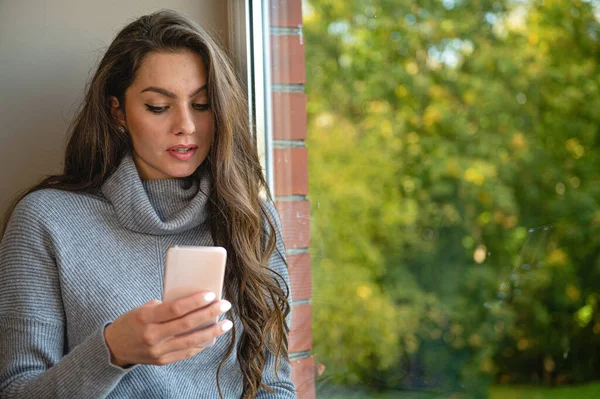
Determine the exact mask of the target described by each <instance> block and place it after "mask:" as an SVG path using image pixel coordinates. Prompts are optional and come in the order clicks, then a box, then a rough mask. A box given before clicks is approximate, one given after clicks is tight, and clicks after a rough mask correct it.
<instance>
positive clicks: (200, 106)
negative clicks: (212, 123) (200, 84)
mask: <svg viewBox="0 0 600 399" xmlns="http://www.w3.org/2000/svg"><path fill="white" fill-rule="evenodd" d="M192 107H193V108H194V109H195V110H196V111H202V112H203V111H208V110H209V109H210V104H192Z"/></svg>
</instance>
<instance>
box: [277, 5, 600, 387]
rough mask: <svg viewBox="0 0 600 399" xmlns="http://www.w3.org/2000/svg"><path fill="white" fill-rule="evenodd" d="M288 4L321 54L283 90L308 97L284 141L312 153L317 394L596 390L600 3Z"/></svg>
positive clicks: (306, 41) (286, 48) (312, 52)
mask: <svg viewBox="0 0 600 399" xmlns="http://www.w3.org/2000/svg"><path fill="white" fill-rule="evenodd" d="M279 3H286V2H279ZM287 3H291V2H287ZM276 12H277V11H276ZM278 12H280V13H285V18H287V20H288V21H292V22H289V23H287V25H286V26H287V28H285V29H283V28H280V27H277V28H271V29H272V30H271V35H272V37H279V36H282V35H283V36H293V40H300V41H301V42H302V46H303V51H304V53H305V56H306V73H305V77H306V80H305V82H304V81H302V80H300V81H294V77H293V76H294V73H295V71H294V69H293V68H295V67H298V64H294V65H295V66H294V65H292V67H291V68H292V69H291V70H290V71H288V75H286V79H288V80H287V81H277V79H274V82H273V83H274V86H273V89H274V90H275V91H277V92H284V93H287V94H289V93H302V94H304V93H305V94H306V96H307V97H306V98H307V99H308V102H307V136H306V140H304V139H302V138H301V139H297V138H294V137H292V138H291V139H289V140H288V139H285V138H284V139H285V140H281V141H277V139H276V140H275V147H276V148H277V146H278V145H279V147H280V148H304V147H306V148H307V149H308V191H307V195H306V196H304V195H300V197H298V195H297V194H296V193H295V192H291V194H290V193H284V194H285V195H288V194H290V195H292V199H296V200H304V199H307V200H309V201H310V237H311V241H310V246H309V247H308V253H309V254H310V259H311V265H312V266H311V273H312V297H311V298H310V300H309V301H307V302H306V303H308V304H310V305H311V307H312V324H311V325H312V327H311V328H312V349H311V351H310V353H311V354H312V356H314V359H315V373H316V374H317V380H316V384H315V389H316V395H317V397H319V398H378V399H381V398H417V397H418V398H429V397H431V398H434V397H435V398H532V397H539V398H555V397H556V398H562V397H564V398H575V397H586V398H587V397H593V396H595V395H600V371H599V370H600V351H598V350H597V348H599V347H600V310H599V308H600V294H599V292H600V251H599V248H600V210H599V209H600V208H599V201H600V177H599V176H600V174H599V173H598V170H600V158H599V155H598V154H599V152H598V145H599V143H600V141H599V140H600V136H599V134H600V133H599V126H600V113H599V112H598V101H599V99H600V68H598V61H599V60H600V58H599V50H600V43H599V39H600V36H599V35H600V25H599V21H600V2H598V1H595V0H587V1H585V0H578V1H574V0H553V1H548V0H545V1H542V0H495V1H487V0H477V1H474V0H468V1H467V0H420V1H413V0H348V1H343V2H342V1H332V0H308V1H304V3H303V14H302V22H301V24H302V26H300V27H294V26H295V25H294V23H295V22H294V19H293V15H292V14H291V12H290V11H289V9H286V10H283V9H282V10H279V11H278ZM276 16H277V20H278V21H281V20H282V19H283V18H284V17H282V16H281V14H278V15H276ZM294 35H296V36H294ZM272 40H279V39H276V38H273V39H272ZM278 43H283V42H278ZM290 43H291V42H290ZM293 46H294V44H288V45H273V46H272V48H271V51H272V57H273V59H274V62H277V61H276V60H278V59H279V58H278V57H282V55H283V54H284V53H285V54H287V55H290V54H293V51H294V47H293ZM292 56H293V55H292ZM294 59H295V60H296V62H301V61H302V60H300V61H298V60H299V58H294ZM275 73H277V71H274V74H275ZM284 80H285V79H284ZM278 95H279V94H278ZM274 98H276V97H274ZM273 105H274V108H275V109H277V106H278V104H277V101H276V100H274V104H273ZM292 108H293V107H292ZM293 109H294V110H298V109H301V107H300V108H293ZM297 112H300V111H297ZM286 115H287V118H288V119H287V121H286V122H285V123H284V122H281V123H280V125H281V126H283V125H285V126H287V127H288V128H289V129H291V130H290V131H293V127H294V126H297V124H298V123H301V122H298V121H297V120H294V119H293V118H294V113H293V112H290V113H289V114H286ZM274 117H275V118H276V120H277V117H278V114H277V112H274ZM296 118H297V116H296ZM280 125H278V123H275V127H277V126H280ZM286 131H287V130H286ZM275 134H277V132H275ZM290 134H293V133H290ZM274 159H275V162H277V156H275V158H274ZM276 168H277V166H276ZM282 168H283V169H282V170H284V172H281V173H283V174H282V175H281V176H285V179H288V180H289V179H297V175H298V174H301V173H304V172H303V171H302V170H298V169H295V168H299V169H302V168H305V165H304V164H302V163H301V162H291V161H290V162H284V163H283V166H282ZM276 180H277V177H276ZM282 184H283V183H282ZM290 184H291V183H290ZM294 195H296V197H294ZM286 198H289V196H288V197H286ZM536 395H537V396H536ZM561 395H562V396H561Z"/></svg>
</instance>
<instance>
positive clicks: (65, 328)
mask: <svg viewBox="0 0 600 399" xmlns="http://www.w3.org/2000/svg"><path fill="white" fill-rule="evenodd" d="M209 183H210V182H209V180H208V178H207V177H204V178H202V179H201V181H200V183H195V182H191V181H190V180H189V179H164V180H149V181H142V180H141V179H140V177H139V174H138V172H137V169H136V167H135V164H134V162H133V159H132V158H131V156H129V155H128V156H126V157H125V158H124V159H123V161H122V163H121V165H120V166H119V168H118V169H117V170H116V172H115V173H114V174H113V175H112V176H111V177H110V178H109V179H108V180H107V181H106V182H105V183H104V185H103V186H102V190H101V192H99V193H97V194H84V193H72V192H66V191H61V190H55V189H43V190H39V191H36V192H34V193H31V194H29V195H27V196H26V197H25V198H24V199H23V200H21V201H20V202H19V204H18V205H17V207H16V209H15V210H14V212H13V214H12V216H11V219H10V221H9V223H8V226H7V230H6V233H5V235H4V238H3V240H2V242H1V243H0V398H27V399H35V398H60V399H64V398H82V399H92V398H105V397H108V398H210V399H214V398H218V397H219V394H218V390H217V383H216V373H217V367H218V365H219V363H220V362H221V360H222V359H223V357H224V355H225V351H226V349H227V347H228V345H229V342H230V339H231V336H230V334H231V332H229V333H226V334H225V335H223V336H221V337H219V338H218V339H217V341H216V344H215V345H214V346H212V347H209V348H207V349H205V350H204V351H202V352H200V353H199V354H198V355H196V356H194V357H193V358H190V359H186V360H183V361H180V362H176V363H172V364H169V365H166V366H153V365H135V366H133V367H131V368H121V367H118V366H115V365H113V364H111V362H110V352H109V350H108V347H107V345H106V341H105V339H104V328H105V327H106V326H107V325H108V324H110V322H112V321H113V320H115V319H116V318H117V317H118V316H120V315H121V314H123V313H125V312H127V311H129V310H131V309H133V308H135V307H137V306H140V305H142V304H144V303H146V302H148V301H151V300H152V299H161V298H162V289H163V278H164V264H165V257H166V251H167V249H168V248H169V247H170V246H174V245H204V246H210V245H213V241H212V238H211V235H210V232H209V230H208V226H207V223H205V220H206V216H207V215H206V210H205V209H206V201H207V196H206V193H207V190H208V187H209ZM268 209H269V213H270V214H271V215H272V216H273V219H274V220H275V221H276V230H277V231H276V232H277V249H278V251H275V253H274V254H273V256H272V257H271V259H270V262H269V267H270V268H271V269H272V270H275V271H276V272H278V273H279V274H280V275H281V276H283V277H284V279H285V280H286V282H287V283H288V286H289V277H288V271H287V268H286V266H285V263H284V260H283V259H282V256H283V255H280V254H284V253H285V252H284V246H283V238H282V234H281V226H280V223H279V219H278V217H277V214H276V211H275V208H274V207H273V205H272V204H270V203H269V204H268ZM290 301H291V298H290ZM223 317H224V316H222V317H221V318H223ZM226 317H227V318H229V319H230V320H233V321H234V323H235V327H236V330H237V332H238V333H237V334H236V336H237V339H238V342H237V344H239V337H240V335H241V334H240V333H241V331H243V327H242V325H241V323H240V321H239V318H238V317H237V316H236V312H235V309H232V310H231V311H230V312H229V313H228V314H227V316H226ZM288 323H289V317H288ZM266 353H267V361H266V364H265V367H264V371H263V381H264V382H265V383H266V384H267V385H268V386H270V387H272V388H273V389H274V390H275V393H269V392H266V391H265V390H264V389H261V391H260V392H259V394H258V395H257V398H263V399H276V398H277V399H280V398H286V399H287V398H295V397H296V395H295V393H294V390H295V387H294V384H293V382H292V380H291V376H290V374H291V370H290V364H289V361H287V360H284V359H281V361H280V362H279V364H280V365H281V368H280V369H279V375H278V377H279V380H278V379H277V377H276V375H275V371H274V370H275V369H274V357H273V356H272V355H271V354H270V353H269V352H268V351H266ZM220 385H221V390H222V392H223V394H224V396H225V397H226V398H239V397H240V396H241V393H242V386H243V377H242V373H241V371H240V367H239V364H238V359H237V357H236V351H235V350H234V351H233V353H232V354H230V356H229V357H228V359H227V361H226V363H225V364H224V366H223V368H222V369H221V374H220Z"/></svg>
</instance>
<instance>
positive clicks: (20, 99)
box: [0, 0, 228, 224]
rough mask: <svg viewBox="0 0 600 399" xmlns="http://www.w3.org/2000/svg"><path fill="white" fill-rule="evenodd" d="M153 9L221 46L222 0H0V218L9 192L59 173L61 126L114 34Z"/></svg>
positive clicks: (11, 195) (223, 26) (223, 25)
mask: <svg viewBox="0 0 600 399" xmlns="http://www.w3.org/2000/svg"><path fill="white" fill-rule="evenodd" d="M161 8H172V9H175V10H177V11H180V12H182V13H183V14H184V15H186V16H188V17H189V18H191V19H194V20H196V21H197V22H199V23H200V25H202V26H203V27H205V28H206V29H208V30H209V31H210V32H212V33H213V35H214V36H215V38H216V39H217V40H218V41H219V42H220V43H221V44H222V45H227V44H228V37H227V34H228V26H227V24H228V16H227V1H225V0H168V1H164V0H163V1H158V0H119V1H117V0H104V1H89V0H85V1H82V0H52V1H48V0H46V1H44V0H0V216H1V217H3V216H4V212H5V210H6V207H7V205H8V204H9V202H10V201H11V200H12V199H13V198H14V197H15V195H16V194H17V192H19V191H22V190H24V189H26V188H28V187H30V186H31V185H33V184H34V183H35V182H37V181H38V180H40V179H41V178H42V177H43V176H45V175H48V174H53V173H59V172H60V170H61V163H62V158H63V152H64V148H65V144H66V140H67V136H66V130H67V127H68V125H69V123H70V121H71V119H72V118H73V116H74V112H75V110H76V108H77V106H78V105H79V102H80V100H81V99H82V97H83V90H84V87H85V84H86V82H87V80H88V78H89V77H90V75H91V74H92V73H93V70H94V69H95V66H96V65H97V62H98V61H99V60H100V58H101V56H102V54H103V50H104V49H105V48H106V47H107V46H108V45H109V44H110V42H111V40H112V38H113V37H114V35H115V34H116V33H117V32H118V31H119V30H120V29H121V28H122V27H123V26H125V25H126V24H127V23H128V22H131V21H132V20H134V19H135V18H136V17H138V16H141V15H143V14H147V13H149V12H152V11H155V10H158V9H161ZM0 220H1V219H0ZM0 224H1V221H0Z"/></svg>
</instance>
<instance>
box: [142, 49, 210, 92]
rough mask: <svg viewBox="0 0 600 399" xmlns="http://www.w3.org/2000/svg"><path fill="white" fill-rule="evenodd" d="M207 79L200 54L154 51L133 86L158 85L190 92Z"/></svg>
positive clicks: (145, 59)
mask: <svg viewBox="0 0 600 399" xmlns="http://www.w3.org/2000/svg"><path fill="white" fill-rule="evenodd" d="M206 81H207V74H206V67H205V65H204V61H202V58H201V57H200V56H199V55H198V54H196V53H194V52H192V51H188V50H183V51H177V52H152V53H150V54H148V55H147V56H146V57H145V58H144V60H143V61H142V64H141V65H140V68H139V69H138V71H137V73H136V76H135V80H134V82H133V84H132V87H140V86H144V87H146V86H158V87H162V88H165V89H167V90H170V91H173V92H177V91H182V92H185V93H188V92H189V91H190V90H195V89H197V88H198V87H201V86H203V85H205V84H206ZM142 89H143V88H142Z"/></svg>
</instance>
